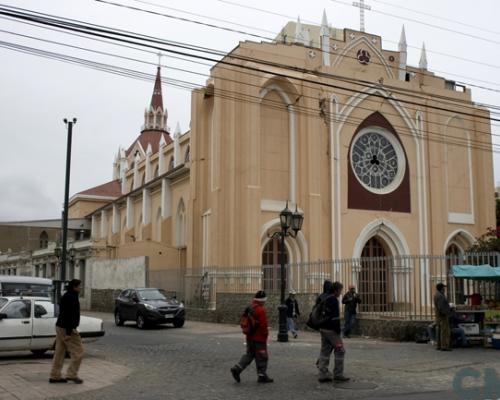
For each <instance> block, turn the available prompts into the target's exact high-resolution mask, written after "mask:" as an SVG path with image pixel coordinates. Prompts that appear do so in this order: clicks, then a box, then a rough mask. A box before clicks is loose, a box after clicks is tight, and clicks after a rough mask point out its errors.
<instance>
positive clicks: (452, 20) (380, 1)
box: [135, 0, 500, 35]
mask: <svg viewBox="0 0 500 400" xmlns="http://www.w3.org/2000/svg"><path fill="white" fill-rule="evenodd" d="M135 1H139V0H135ZM371 1H373V2H375V3H380V4H385V5H387V6H389V7H394V8H399V9H401V10H406V11H410V12H413V13H416V14H420V15H425V16H427V17H432V18H436V19H440V20H442V21H446V22H452V23H454V24H459V25H462V26H466V27H467V28H472V29H477V30H479V31H483V32H487V33H492V34H494V35H500V32H497V31H492V30H491V29H486V28H482V27H480V26H477V25H471V24H469V23H467V22H464V21H457V20H455V19H451V18H446V17H443V16H441V15H435V14H431V13H427V12H424V11H419V10H415V9H413V8H408V7H403V6H399V5H396V4H393V3H389V2H387V1H382V0H371Z"/></svg>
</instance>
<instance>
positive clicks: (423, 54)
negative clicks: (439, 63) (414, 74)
mask: <svg viewBox="0 0 500 400" xmlns="http://www.w3.org/2000/svg"><path fill="white" fill-rule="evenodd" d="M418 67H419V68H421V69H427V53H426V51H425V42H424V43H423V44H422V52H421V53H420V61H419V63H418Z"/></svg>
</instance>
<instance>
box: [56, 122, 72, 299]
mask: <svg viewBox="0 0 500 400" xmlns="http://www.w3.org/2000/svg"><path fill="white" fill-rule="evenodd" d="M63 121H64V123H65V124H66V126H67V127H68V143H67V146H66V180H65V186H64V210H63V215H62V217H63V220H62V251H61V264H60V268H59V271H60V276H59V279H60V283H59V285H58V287H57V288H56V290H57V300H58V301H59V299H60V298H61V292H62V285H63V284H64V281H65V280H66V258H67V257H66V256H67V254H66V253H67V247H68V202H69V178H70V171H71V139H72V135H73V125H74V124H76V118H73V121H68V120H67V119H66V118H64V120H63Z"/></svg>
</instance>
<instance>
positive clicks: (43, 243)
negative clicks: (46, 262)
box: [40, 231, 49, 249]
mask: <svg viewBox="0 0 500 400" xmlns="http://www.w3.org/2000/svg"><path fill="white" fill-rule="evenodd" d="M48 245H49V235H48V234H47V232H45V231H42V233H40V248H41V249H46V248H47V247H48Z"/></svg>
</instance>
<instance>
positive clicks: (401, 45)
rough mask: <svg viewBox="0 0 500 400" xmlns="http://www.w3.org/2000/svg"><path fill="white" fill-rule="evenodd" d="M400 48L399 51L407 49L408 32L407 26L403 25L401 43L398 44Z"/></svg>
mask: <svg viewBox="0 0 500 400" xmlns="http://www.w3.org/2000/svg"><path fill="white" fill-rule="evenodd" d="M398 50H399V51H404V52H406V51H407V44H406V32H405V26H404V25H403V28H402V29H401V37H400V38H399V44H398Z"/></svg>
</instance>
